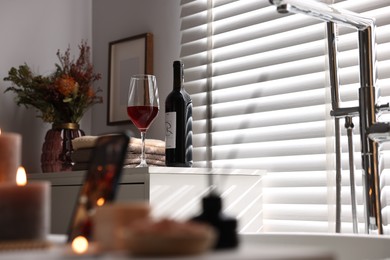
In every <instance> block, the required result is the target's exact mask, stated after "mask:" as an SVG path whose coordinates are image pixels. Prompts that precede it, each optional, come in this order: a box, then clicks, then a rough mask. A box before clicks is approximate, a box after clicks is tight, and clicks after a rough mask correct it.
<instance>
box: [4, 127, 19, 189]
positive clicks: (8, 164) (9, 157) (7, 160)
mask: <svg viewBox="0 0 390 260" xmlns="http://www.w3.org/2000/svg"><path fill="white" fill-rule="evenodd" d="M21 146H22V136H21V135H20V134H16V133H1V129H0V183H2V182H13V183H15V174H16V171H17V169H18V167H19V165H20V164H21V163H20V161H21V159H20V158H21Z"/></svg>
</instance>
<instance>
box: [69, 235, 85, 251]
mask: <svg viewBox="0 0 390 260" xmlns="http://www.w3.org/2000/svg"><path fill="white" fill-rule="evenodd" d="M72 250H73V252H75V253H77V254H83V253H85V252H87V250H88V240H87V239H86V238H85V237H83V236H78V237H75V239H73V241H72Z"/></svg>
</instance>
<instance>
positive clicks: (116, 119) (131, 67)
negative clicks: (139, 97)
mask: <svg viewBox="0 0 390 260" xmlns="http://www.w3.org/2000/svg"><path fill="white" fill-rule="evenodd" d="M108 63H109V65H108V92H107V99H108V102H107V105H108V107H107V125H118V124H126V123H130V122H131V121H130V119H129V117H128V115H127V110H126V109H127V95H128V89H129V83H130V78H131V76H132V75H135V74H153V35H152V34H151V33H145V34H141V35H136V36H132V37H128V38H124V39H120V40H117V41H112V42H110V43H109V57H108Z"/></svg>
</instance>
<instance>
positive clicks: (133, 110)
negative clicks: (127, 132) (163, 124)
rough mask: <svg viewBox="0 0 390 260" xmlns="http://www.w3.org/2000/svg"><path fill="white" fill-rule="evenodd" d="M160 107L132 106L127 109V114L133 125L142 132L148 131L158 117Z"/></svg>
mask: <svg viewBox="0 0 390 260" xmlns="http://www.w3.org/2000/svg"><path fill="white" fill-rule="evenodd" d="M157 113H158V107H155V106H130V107H127V114H128V115H129V117H130V119H131V121H132V122H133V124H134V125H135V126H136V127H137V128H138V129H139V130H140V131H141V132H145V131H146V130H148V128H149V126H150V124H151V123H152V122H153V120H154V118H155V117H156V116H157Z"/></svg>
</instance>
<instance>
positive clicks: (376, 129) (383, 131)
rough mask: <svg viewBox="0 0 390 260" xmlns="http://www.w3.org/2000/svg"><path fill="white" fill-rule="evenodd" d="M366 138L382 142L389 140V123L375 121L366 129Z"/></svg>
mask: <svg viewBox="0 0 390 260" xmlns="http://www.w3.org/2000/svg"><path fill="white" fill-rule="evenodd" d="M367 134H368V138H370V139H371V140H373V141H375V142H378V143H382V142H386V141H390V123H385V122H377V123H375V124H373V125H371V126H370V127H369V128H368V129H367Z"/></svg>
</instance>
